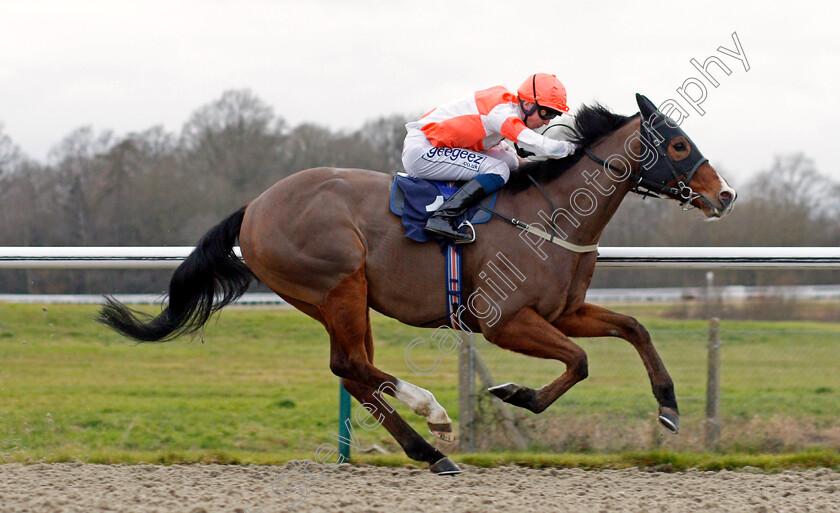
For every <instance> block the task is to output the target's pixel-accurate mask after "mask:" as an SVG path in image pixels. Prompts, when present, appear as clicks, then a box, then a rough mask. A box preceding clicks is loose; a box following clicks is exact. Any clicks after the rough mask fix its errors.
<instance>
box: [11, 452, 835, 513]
mask: <svg viewBox="0 0 840 513" xmlns="http://www.w3.org/2000/svg"><path fill="white" fill-rule="evenodd" d="M329 469H330V470H331V472H324V471H323V470H318V471H317V472H316V473H314V475H311V476H310V478H309V479H310V484H309V486H306V483H307V480H306V478H305V477H304V476H305V475H306V474H305V472H304V473H301V469H299V468H297V469H296V468H295V467H292V466H289V465H285V466H282V467H276V466H247V467H240V466H232V465H174V466H159V465H91V464H80V463H63V464H36V465H19V464H5V465H0V476H2V479H0V511H3V512H39V513H40V512H58V511H61V512H69V511H80V512H81V511H84V512H100V511H101V512H108V511H138V512H188V513H202V512H207V513H210V512H215V511H232V512H240V513H246V512H257V511H261V512H263V513H267V512H281V511H289V510H288V509H286V505H289V504H292V503H294V502H295V500H296V499H299V498H301V492H302V491H303V490H304V486H306V488H307V490H306V491H307V497H306V499H305V501H303V502H302V503H301V504H300V505H298V507H297V508H296V509H295V511H317V512H321V511H343V512H380V511H383V512H384V511H387V512H393V511H409V512H415V511H416V512H424V513H425V512H452V511H457V512H462V511H469V512H490V511H505V512H520V511H521V512H529V513H533V512H541V511H581V512H584V511H585V512H599V511H604V512H609V513H612V512H623V511H634V512H636V511H638V512H671V511H673V512H687V511H692V512H693V511H738V512H749V511H754V512H776V511H779V512H787V511H826V512H835V511H840V473H838V472H835V471H832V470H828V469H821V470H809V471H800V472H791V471H788V472H783V473H780V474H765V473H762V472H758V471H756V472H750V471H739V472H730V471H722V472H699V471H687V472H677V473H661V472H645V471H640V470H637V469H630V470H606V471H583V470H577V469H571V470H565V469H528V468H521V467H500V468H494V469H482V468H474V467H466V466H465V468H464V470H465V472H464V473H463V474H461V475H459V476H455V477H439V476H435V475H432V474H431V473H430V472H429V471H427V470H420V469H407V468H384V467H369V466H360V467H355V466H350V465H340V466H331V467H329ZM311 470H313V471H315V470H316V469H315V468H314V467H312V468H311ZM316 481H322V482H321V484H317V483H316ZM272 484H274V486H275V489H277V490H279V491H283V490H284V489H286V488H288V487H290V486H291V487H294V486H298V488H296V489H294V491H292V492H290V493H289V495H287V496H286V497H285V498H281V497H280V496H278V495H277V494H276V493H275V492H274V491H273V490H272Z"/></svg>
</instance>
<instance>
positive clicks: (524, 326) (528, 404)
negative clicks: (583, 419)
mask: <svg viewBox="0 0 840 513" xmlns="http://www.w3.org/2000/svg"><path fill="white" fill-rule="evenodd" d="M491 342H493V343H494V344H496V345H497V346H499V347H501V348H504V349H508V350H510V351H515V352H517V353H522V354H526V355H529V356H535V357H537V358H549V359H552V360H559V361H561V362H563V363H565V364H566V372H564V373H563V374H561V375H560V377H558V378H557V379H555V380H554V381H552V382H551V383H549V384H547V385H545V386H544V387H542V388H540V389H539V390H533V389H531V388H528V387H523V386H521V385H517V384H515V383H505V384H504V385H499V386H495V387H493V388H491V389H490V390H489V391H490V393H492V394H493V395H495V396H496V397H498V398H499V399H501V400H503V401H506V402H508V403H511V404H513V405H514V406H519V407H521V408H526V409H528V410H531V411H532V412H534V413H540V412H542V411H543V410H545V409H546V408H548V407H549V406H550V405H551V403H553V402H554V401H556V400H557V398H559V397H560V396H561V395H563V394H564V393H566V391H567V390H569V389H570V388H572V386H574V384H575V383H577V382H578V381H581V380H582V379H585V378H586V377H587V375H588V364H587V358H586V353H585V352H584V350H583V349H582V348H581V347H580V346H578V345H577V344H575V343H574V342H572V341H571V340H569V339H568V338H567V337H566V336H565V335H564V334H563V333H561V332H560V331H559V330H558V329H557V328H555V327H554V326H552V325H551V324H549V322H548V321H547V320H545V319H544V318H542V317H541V316H540V315H539V314H538V313H537V312H535V311H534V310H532V309H531V308H524V309H522V310H521V311H519V312H518V313H517V314H516V315H515V316H514V317H513V319H511V320H510V321H509V322H508V323H507V324H506V325H505V326H504V328H502V329H501V330H500V331H499V332H498V333H496V334H495V335H494V336H493V337H492V339H491Z"/></svg>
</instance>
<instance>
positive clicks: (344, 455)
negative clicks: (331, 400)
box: [338, 381, 350, 461]
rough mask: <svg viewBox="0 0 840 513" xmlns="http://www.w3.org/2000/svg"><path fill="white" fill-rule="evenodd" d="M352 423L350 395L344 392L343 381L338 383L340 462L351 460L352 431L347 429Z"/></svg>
mask: <svg viewBox="0 0 840 513" xmlns="http://www.w3.org/2000/svg"><path fill="white" fill-rule="evenodd" d="M349 423H350V393H349V392H348V391H347V390H344V385H342V384H341V381H339V382H338V437H339V442H338V454H339V455H341V458H339V461H348V460H349V459H350V444H348V443H347V440H350V430H348V429H347V427H348V424H349Z"/></svg>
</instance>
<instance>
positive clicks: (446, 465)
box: [429, 456, 461, 476]
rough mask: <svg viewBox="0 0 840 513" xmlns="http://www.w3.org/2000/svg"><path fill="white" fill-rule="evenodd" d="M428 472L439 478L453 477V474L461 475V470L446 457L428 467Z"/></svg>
mask: <svg viewBox="0 0 840 513" xmlns="http://www.w3.org/2000/svg"><path fill="white" fill-rule="evenodd" d="M429 470H431V471H432V473H434V474H437V475H439V476H454V475H455V474H460V473H461V469H460V468H458V465H456V464H455V462H454V461H452V460H450V459H449V458H447V457H446V456H444V457H443V458H441V459H439V460H437V461H436V462H435V463H433V464H432V465H429Z"/></svg>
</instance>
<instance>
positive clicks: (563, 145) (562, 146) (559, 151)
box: [549, 141, 577, 158]
mask: <svg viewBox="0 0 840 513" xmlns="http://www.w3.org/2000/svg"><path fill="white" fill-rule="evenodd" d="M553 143H554V144H552V145H551V146H552V147H551V148H549V156H550V157H554V158H563V157H568V156H570V155H573V154H574V153H575V150H576V149H577V146H576V145H575V144H574V143H570V142H569V141H553Z"/></svg>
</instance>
